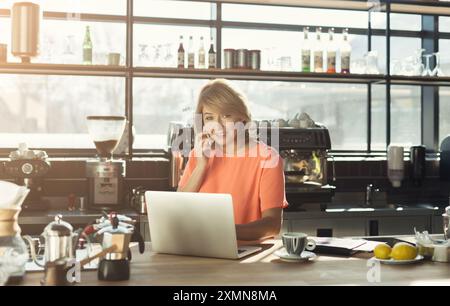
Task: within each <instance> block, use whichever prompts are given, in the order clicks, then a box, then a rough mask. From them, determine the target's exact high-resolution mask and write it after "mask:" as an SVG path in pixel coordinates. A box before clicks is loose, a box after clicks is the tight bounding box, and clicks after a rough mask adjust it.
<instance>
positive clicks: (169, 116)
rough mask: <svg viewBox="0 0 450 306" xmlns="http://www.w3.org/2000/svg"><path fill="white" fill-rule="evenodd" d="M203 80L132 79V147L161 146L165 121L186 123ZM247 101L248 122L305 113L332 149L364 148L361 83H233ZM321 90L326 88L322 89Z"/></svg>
mask: <svg viewBox="0 0 450 306" xmlns="http://www.w3.org/2000/svg"><path fill="white" fill-rule="evenodd" d="M206 82H207V80H171V81H169V82H168V81H167V80H165V79H137V80H136V81H135V84H136V85H135V90H134V97H135V104H134V105H135V108H134V118H135V124H136V133H137V135H138V137H137V142H136V147H137V148H148V146H149V145H150V144H151V143H152V142H153V143H154V144H155V145H156V146H158V145H159V146H162V145H164V144H165V141H166V138H165V133H166V132H167V127H168V123H169V122H170V121H187V120H188V119H189V116H190V114H191V113H192V111H193V110H194V109H195V103H196V99H197V96H198V92H199V91H200V89H201V87H202V86H203V85H204V84H205V83H206ZM233 83H234V84H235V85H236V86H237V87H238V88H239V89H240V90H241V91H243V92H244V93H245V94H246V95H247V97H248V100H249V107H250V111H251V113H252V116H253V119H256V120H264V119H269V120H270V119H276V118H284V119H291V118H293V117H294V116H295V114H297V113H301V112H306V113H308V114H309V115H310V116H311V117H312V118H313V120H315V121H317V122H320V123H322V124H324V125H326V126H327V127H328V128H329V129H330V133H331V140H332V143H333V149H337V150H344V149H347V150H364V149H365V148H366V142H367V140H366V139H367V138H366V136H367V126H366V122H367V113H366V103H365V102H364V100H365V98H366V95H367V93H366V86H365V85H339V84H331V83H329V84H317V83H294V82H259V81H234V82H233ZM324 86H326V87H327V90H326V91H323V87H324Z"/></svg>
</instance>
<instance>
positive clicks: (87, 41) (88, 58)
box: [83, 26, 92, 65]
mask: <svg viewBox="0 0 450 306" xmlns="http://www.w3.org/2000/svg"><path fill="white" fill-rule="evenodd" d="M83 64H84V65H92V40H91V31H90V29H89V26H86V32H85V34H84V42H83Z"/></svg>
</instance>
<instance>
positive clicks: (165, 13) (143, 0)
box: [134, 0, 215, 20]
mask: <svg viewBox="0 0 450 306" xmlns="http://www.w3.org/2000/svg"><path fill="white" fill-rule="evenodd" d="M214 10H215V4H210V3H205V2H193V1H167V0H150V1H149V0H135V1H134V15H135V16H146V17H164V18H187V19H206V20H210V19H213V18H215V17H214V15H213V14H212V13H211V12H212V11H214Z"/></svg>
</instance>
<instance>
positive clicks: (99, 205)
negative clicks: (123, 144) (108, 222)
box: [86, 116, 126, 210]
mask: <svg viewBox="0 0 450 306" xmlns="http://www.w3.org/2000/svg"><path fill="white" fill-rule="evenodd" d="M125 124H126V118H125V117H122V116H89V117H87V126H88V131H89V134H90V136H91V138H92V140H93V141H94V144H95V147H96V148H97V152H98V158H96V159H92V160H88V161H87V162H86V177H87V179H88V191H89V196H88V199H89V203H88V205H89V208H91V209H94V210H117V209H121V208H124V207H125V204H124V203H125V201H124V199H123V179H124V177H125V161H123V160H114V159H113V157H112V153H113V151H114V150H115V149H116V147H117V145H118V143H119V141H120V138H121V137H122V135H123V132H124V129H125Z"/></svg>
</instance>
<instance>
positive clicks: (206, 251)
mask: <svg viewBox="0 0 450 306" xmlns="http://www.w3.org/2000/svg"><path fill="white" fill-rule="evenodd" d="M145 200H146V203H147V212H148V221H149V225H150V239H151V242H152V250H153V251H155V252H158V253H167V254H179V255H192V256H202V257H215V258H227V259H237V258H242V257H244V256H247V255H249V254H252V253H254V252H257V251H259V250H261V248H260V247H253V246H246V247H241V246H240V247H239V248H238V246H237V240H236V228H235V224H234V216H233V203H232V198H231V195H229V194H217V193H190V192H163V191H147V192H146V193H145Z"/></svg>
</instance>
